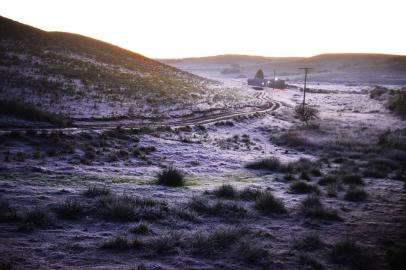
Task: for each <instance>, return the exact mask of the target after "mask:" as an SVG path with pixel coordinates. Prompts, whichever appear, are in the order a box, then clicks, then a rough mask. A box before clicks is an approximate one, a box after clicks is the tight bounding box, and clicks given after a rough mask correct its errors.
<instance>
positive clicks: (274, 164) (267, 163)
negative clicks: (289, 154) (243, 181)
mask: <svg viewBox="0 0 406 270" xmlns="http://www.w3.org/2000/svg"><path fill="white" fill-rule="evenodd" d="M245 167H246V168H247V169H252V170H267V171H280V170H281V169H282V168H283V166H282V163H281V162H280V161H279V159H277V158H275V157H271V158H266V159H262V160H259V161H254V162H251V163H248V164H247V165H245Z"/></svg>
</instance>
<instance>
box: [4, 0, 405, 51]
mask: <svg viewBox="0 0 406 270" xmlns="http://www.w3.org/2000/svg"><path fill="white" fill-rule="evenodd" d="M405 12H406V0H384V1H378V0H279V1H274V0H132V1H130V0H114V1H109V0H87V1H86V0H0V15H1V16H4V17H8V18H11V19H13V20H16V21H20V22H22V23H26V24H29V25H32V26H35V27H38V28H41V29H44V30H49V31H65V32H72V33H78V34H82V35H86V36H90V37H93V38H97V39H101V40H103V41H107V42H110V43H113V44H116V45H118V46H121V47H123V48H126V49H129V50H132V51H135V52H138V53H141V54H143V55H146V56H148V57H152V58H182V57H192V56H207V55H218V54H249V55H263V56H312V55H316V54H320V53H339V52H371V53H388V54H403V55H406V15H405V14H406V13H405Z"/></svg>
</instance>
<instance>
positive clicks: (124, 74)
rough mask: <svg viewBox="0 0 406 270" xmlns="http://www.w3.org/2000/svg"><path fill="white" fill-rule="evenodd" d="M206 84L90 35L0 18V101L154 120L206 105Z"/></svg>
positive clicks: (209, 93)
mask: <svg viewBox="0 0 406 270" xmlns="http://www.w3.org/2000/svg"><path fill="white" fill-rule="evenodd" d="M213 85H214V82H213V81H209V80H207V79H204V78H202V77H199V76H196V75H193V74H190V73H188V72H185V71H182V70H179V69H177V68H174V67H171V66H168V65H165V64H163V63H160V62H158V61H155V60H152V59H149V58H147V57H145V56H142V55H140V54H137V53H134V52H131V51H128V50H125V49H122V48H119V47H117V46H114V45H111V44H108V43H105V42H102V41H99V40H95V39H92V38H89V37H85V36H81V35H77V34H71V33H62V32H46V31H43V30H40V29H36V28H34V27H31V26H28V25H24V24H21V23H18V22H15V21H13V20H10V19H7V18H4V17H0V100H3V102H4V100H10V99H12V100H15V99H17V100H18V102H22V103H29V104H30V105H31V106H36V107H37V108H41V109H43V110H46V111H50V112H53V113H58V114H60V113H62V114H65V115H68V116H69V117H72V118H76V119H85V118H111V117H123V116H138V117H146V116H155V117H156V116H159V115H161V116H162V115H166V116H167V115H168V110H169V111H176V110H183V109H185V108H187V109H191V107H192V106H196V104H197V105H198V104H199V103H205V104H207V103H210V100H211V99H212V98H213V96H215V95H216V94H218V93H216V92H215V91H214V90H213Z"/></svg>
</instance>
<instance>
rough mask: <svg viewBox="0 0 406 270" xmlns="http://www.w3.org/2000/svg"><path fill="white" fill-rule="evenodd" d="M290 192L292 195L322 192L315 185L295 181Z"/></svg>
mask: <svg viewBox="0 0 406 270" xmlns="http://www.w3.org/2000/svg"><path fill="white" fill-rule="evenodd" d="M290 191H291V192H292V193H297V194H305V193H310V192H315V193H319V192H320V190H319V189H318V188H317V187H316V186H314V185H309V184H308V183H306V182H304V181H295V182H293V183H292V184H291V185H290Z"/></svg>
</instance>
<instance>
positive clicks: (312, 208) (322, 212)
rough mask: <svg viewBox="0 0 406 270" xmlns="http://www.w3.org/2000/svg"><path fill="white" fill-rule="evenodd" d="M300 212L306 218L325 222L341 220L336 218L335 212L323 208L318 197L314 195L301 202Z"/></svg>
mask: <svg viewBox="0 0 406 270" xmlns="http://www.w3.org/2000/svg"><path fill="white" fill-rule="evenodd" d="M302 210H303V212H304V213H305V214H306V215H307V216H308V217H312V218H318V219H325V220H341V218H340V217H339V216H338V213H337V211H335V210H334V209H331V208H327V207H325V206H324V205H323V204H322V203H321V202H320V199H319V197H317V196H315V195H309V196H308V197H307V198H306V199H305V200H304V201H303V202H302Z"/></svg>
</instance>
